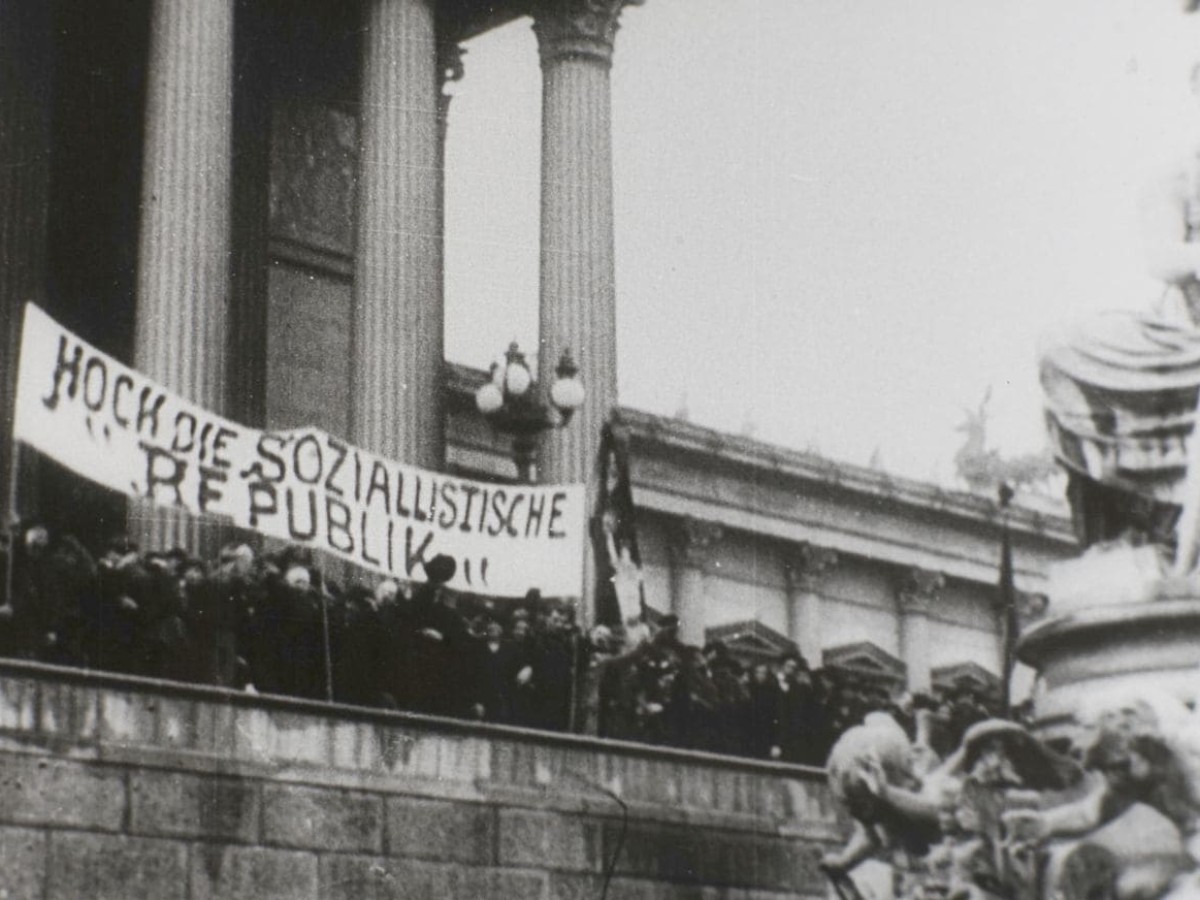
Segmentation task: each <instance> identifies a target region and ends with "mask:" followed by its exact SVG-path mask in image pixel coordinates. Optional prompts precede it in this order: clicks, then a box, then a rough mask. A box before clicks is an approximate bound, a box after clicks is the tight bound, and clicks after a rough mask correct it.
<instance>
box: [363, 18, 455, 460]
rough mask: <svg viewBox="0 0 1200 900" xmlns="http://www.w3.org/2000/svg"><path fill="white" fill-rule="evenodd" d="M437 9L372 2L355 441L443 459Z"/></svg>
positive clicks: (367, 29)
mask: <svg viewBox="0 0 1200 900" xmlns="http://www.w3.org/2000/svg"><path fill="white" fill-rule="evenodd" d="M439 91H440V79H439V77H438V72H437V49H436V36H435V28H434V12H433V4H432V3H431V2H429V0H367V2H366V4H365V22H364V30H363V76H362V113H361V118H360V124H359V127H360V155H359V178H358V208H357V222H356V236H355V267H354V318H353V333H352V338H351V360H350V367H351V399H350V403H351V414H350V421H351V432H352V434H351V439H352V440H353V441H354V442H355V443H357V444H359V445H361V446H364V447H366V448H367V449H369V450H373V451H375V452H377V453H381V454H383V455H384V456H389V457H392V458H394V459H399V460H402V461H404V462H408V463H412V464H414V465H419V466H424V467H426V468H432V469H440V468H441V467H442V465H443V464H444V461H445V413H444V409H445V404H444V399H443V393H444V392H443V386H442V366H443V355H444V350H443V348H444V336H443V331H444V321H445V314H444V309H443V305H442V278H441V265H442V239H441V227H442V196H441V190H440V189H441V175H440V171H439V167H440V150H439V137H440V125H439V110H438V96H439Z"/></svg>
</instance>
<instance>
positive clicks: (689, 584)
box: [448, 366, 1078, 689]
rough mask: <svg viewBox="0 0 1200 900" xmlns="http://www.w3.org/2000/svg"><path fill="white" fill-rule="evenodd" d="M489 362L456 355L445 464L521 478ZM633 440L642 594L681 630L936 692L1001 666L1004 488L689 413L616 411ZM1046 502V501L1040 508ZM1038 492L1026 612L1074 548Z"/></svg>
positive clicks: (1030, 507) (1026, 566)
mask: <svg viewBox="0 0 1200 900" xmlns="http://www.w3.org/2000/svg"><path fill="white" fill-rule="evenodd" d="M482 378H483V374H482V373H480V372H472V371H471V370H468V369H465V368H462V367H458V366H453V367H451V372H450V380H449V397H450V399H449V407H450V416H449V420H448V421H449V432H448V433H449V448H448V462H449V465H450V466H451V467H452V468H454V469H456V470H458V471H460V472H463V473H471V474H473V475H475V476H478V477H488V478H500V479H512V478H514V477H515V474H516V470H515V467H514V465H513V463H512V462H511V460H510V459H509V458H508V453H507V448H506V446H505V444H504V442H503V440H502V439H498V438H497V437H496V436H495V435H493V434H492V433H491V432H490V429H489V428H488V427H487V424H486V422H484V421H482V419H481V417H480V416H479V415H478V414H477V413H476V412H475V411H474V408H473V406H472V404H471V399H470V398H471V392H472V388H473V386H474V385H476V384H478V383H479V381H480V380H481V379H482ZM616 420H617V421H618V422H619V423H620V424H619V430H620V432H621V433H622V434H623V435H624V436H625V438H626V439H627V441H628V445H629V452H630V466H631V474H632V480H633V496H634V503H635V504H636V506H637V508H638V537H639V543H640V547H641V555H642V559H643V563H644V566H643V568H644V577H645V591H646V599H647V602H648V604H649V605H650V606H652V607H653V608H655V609H657V610H659V611H660V612H668V611H670V612H674V613H676V614H677V615H678V616H679V617H680V622H681V630H682V635H683V637H684V638H685V639H686V640H688V641H691V642H693V643H703V642H704V641H705V640H708V639H714V638H716V639H721V640H724V641H726V642H731V643H733V644H734V645H735V646H737V647H739V648H740V649H741V650H743V651H744V653H743V655H744V656H745V657H747V658H753V657H754V656H755V655H756V653H757V654H760V655H761V656H763V657H764V658H765V657H773V656H777V655H778V654H779V652H781V651H783V650H786V649H789V648H795V649H798V650H799V651H800V652H801V653H802V654H803V655H804V657H805V659H806V660H808V661H809V663H810V664H811V665H813V666H814V667H815V666H819V665H823V664H827V665H834V666H836V667H839V668H842V669H845V670H849V671H854V672H857V673H859V674H862V675H864V676H867V677H871V678H874V679H877V680H880V681H882V682H884V683H890V684H897V685H898V684H907V685H909V686H911V687H913V688H917V689H928V688H929V687H931V686H932V685H934V684H947V685H948V684H951V683H954V682H955V681H957V680H959V679H961V678H967V679H970V680H972V681H973V682H975V683H977V684H986V683H989V682H990V683H995V681H996V679H997V677H998V676H999V674H1000V672H1001V668H1002V637H1001V635H1002V631H1003V614H1002V610H1001V609H1000V606H999V601H1000V592H999V561H1000V545H1001V527H1002V520H1001V510H1000V508H999V505H998V503H997V502H996V500H995V499H994V498H991V497H987V496H982V495H979V494H973V493H968V492H966V491H955V490H946V489H942V488H939V487H937V486H934V485H930V484H926V483H922V482H917V481H912V480H908V479H903V478H897V477H894V476H891V475H889V474H887V473H886V472H881V471H878V470H875V469H870V468H865V467H861V466H854V465H849V464H846V463H838V462H834V461H831V460H828V459H824V458H822V457H820V456H817V455H814V454H811V453H805V452H801V451H794V450H787V449H784V448H780V447H776V446H772V445H769V444H764V443H762V442H759V441H755V440H751V439H749V438H744V437H740V436H736V435H730V434H725V433H722V432H718V431H714V430H711V429H708V428H703V427H700V426H698V425H695V424H692V423H689V422H684V421H680V420H678V419H674V418H669V417H663V416H656V415H651V414H648V413H645V412H640V411H636V410H631V409H624V408H622V409H619V410H618V412H617V416H616ZM1035 507H1036V508H1035ZM1058 509H1059V507H1058V506H1057V505H1056V504H1054V503H1050V502H1047V501H1046V500H1045V498H1042V497H1038V498H1036V502H1035V503H1028V502H1027V504H1025V505H1023V504H1022V503H1021V502H1020V500H1018V502H1016V503H1015V504H1014V505H1013V506H1012V507H1011V508H1010V509H1009V511H1008V512H1007V521H1008V528H1009V533H1010V535H1011V541H1012V548H1013V559H1014V569H1015V573H1014V574H1015V579H1014V580H1015V584H1016V588H1017V590H1018V592H1019V596H1020V598H1021V599H1022V601H1023V602H1022V604H1021V606H1022V608H1023V610H1027V611H1028V612H1029V613H1030V614H1034V613H1036V611H1037V609H1038V608H1039V607H1040V606H1041V603H1040V601H1041V600H1042V599H1044V598H1042V594H1043V591H1044V590H1045V582H1046V571H1047V567H1048V566H1050V565H1051V564H1053V563H1055V562H1058V561H1061V560H1064V559H1068V558H1071V557H1073V556H1074V555H1076V554H1077V552H1078V548H1077V545H1076V542H1075V538H1074V534H1073V533H1072V531H1071V526H1070V522H1069V521H1068V520H1067V519H1066V518H1065V517H1064V515H1062V514H1061V513H1059V512H1058V511H1057V510H1058Z"/></svg>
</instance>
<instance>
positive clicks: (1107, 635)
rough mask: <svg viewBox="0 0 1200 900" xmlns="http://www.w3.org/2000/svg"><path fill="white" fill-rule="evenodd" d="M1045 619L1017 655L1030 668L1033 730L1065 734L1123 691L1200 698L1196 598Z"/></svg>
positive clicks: (1099, 608) (1198, 604)
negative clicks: (1092, 707)
mask: <svg viewBox="0 0 1200 900" xmlns="http://www.w3.org/2000/svg"><path fill="white" fill-rule="evenodd" d="M1050 612H1051V615H1050V616H1049V617H1048V618H1046V619H1044V620H1042V621H1041V622H1038V623H1037V624H1035V625H1034V626H1033V627H1031V628H1029V629H1028V630H1027V631H1026V632H1025V633H1024V634H1023V635H1022V637H1021V642H1020V644H1019V645H1018V649H1017V656H1018V658H1019V659H1020V660H1021V661H1022V662H1024V663H1026V664H1027V665H1030V666H1033V667H1034V668H1035V669H1037V671H1038V674H1039V675H1040V676H1041V679H1042V690H1041V692H1040V693H1039V694H1038V695H1037V697H1036V707H1037V709H1036V713H1037V719H1038V724H1039V728H1040V729H1041V731H1042V733H1043V734H1044V735H1045V736H1047V737H1056V736H1060V735H1068V734H1069V733H1070V732H1071V731H1072V727H1071V726H1072V723H1073V722H1074V718H1075V716H1076V714H1077V713H1079V712H1080V711H1081V710H1083V709H1084V708H1085V707H1086V706H1087V705H1088V704H1089V702H1090V701H1091V700H1092V699H1094V698H1097V697H1103V696H1105V695H1108V696H1115V695H1117V694H1118V693H1119V692H1123V691H1128V690H1132V691H1145V692H1146V693H1147V694H1149V693H1152V692H1159V691H1165V692H1167V693H1169V694H1172V695H1174V696H1176V697H1178V698H1179V699H1180V700H1182V701H1183V702H1185V703H1189V704H1190V703H1194V702H1195V701H1197V700H1198V699H1200V597H1194V596H1192V597H1189V596H1170V595H1167V596H1164V597H1163V598H1161V599H1157V600H1153V601H1149V602H1144V603H1123V604H1119V605H1111V606H1097V607H1094V608H1091V609H1081V610H1075V611H1073V612H1070V613H1068V614H1066V615H1061V616H1055V615H1053V598H1051V609H1050Z"/></svg>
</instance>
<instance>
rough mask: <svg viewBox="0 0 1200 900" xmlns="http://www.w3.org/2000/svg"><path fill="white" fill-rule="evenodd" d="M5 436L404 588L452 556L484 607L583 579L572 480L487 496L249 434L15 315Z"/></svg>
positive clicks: (455, 483) (42, 320) (480, 486)
mask: <svg viewBox="0 0 1200 900" xmlns="http://www.w3.org/2000/svg"><path fill="white" fill-rule="evenodd" d="M14 433H15V437H16V439H17V440H20V441H23V442H25V443H27V444H29V445H30V446H32V447H34V448H36V449H37V450H39V451H41V452H42V453H45V454H46V455H48V456H50V457H52V458H54V459H55V460H57V461H58V462H60V463H62V464H63V465H64V466H66V467H67V468H69V469H71V470H72V471H74V472H76V473H78V474H79V475H82V476H83V477H84V478H87V479H89V480H91V481H95V482H97V483H98V484H102V485H104V486H106V487H109V488H111V489H113V490H115V491H120V492H121V493H123V494H127V495H129V496H130V497H139V498H142V499H147V500H150V501H151V502H153V503H155V504H158V505H162V506H172V507H176V508H180V509H184V510H187V511H188V512H189V513H192V514H194V515H201V516H206V517H207V516H218V517H222V518H224V519H227V520H229V521H230V522H231V523H232V524H234V525H236V526H239V527H242V528H248V529H251V530H253V531H257V532H259V533H260V534H264V535H268V536H270V537H274V538H281V539H283V540H286V541H291V542H293V543H297V544H302V545H304V546H307V547H312V548H314V549H318V550H324V551H326V552H329V553H332V554H334V555H335V556H338V557H341V558H342V559H346V560H349V561H350V562H353V563H357V564H358V565H360V566H364V567H366V568H368V569H372V570H374V571H376V572H380V573H383V574H386V575H391V576H394V577H396V578H401V579H412V580H416V581H421V580H424V578H425V573H424V568H423V566H422V563H423V562H424V561H426V560H429V559H432V558H433V557H434V556H435V555H437V554H439V553H445V554H447V555H449V556H452V557H454V559H455V561H456V563H457V564H458V566H457V573H456V574H455V577H454V580H453V581H451V582H450V586H451V587H454V588H458V589H460V590H466V591H473V592H475V593H479V594H489V595H493V596H519V595H523V594H524V593H525V592H526V591H527V590H528V589H529V588H532V587H536V588H538V589H539V590H541V592H542V593H543V594H545V595H547V596H556V597H565V596H571V597H575V596H578V595H579V591H580V586H581V584H582V571H583V551H584V532H585V527H584V518H585V517H584V488H583V485H565V486H564V485H547V486H532V485H497V484H487V483H484V482H477V481H468V480H466V479H463V478H456V477H454V476H450V475H443V474H441V473H438V472H429V471H425V470H423V469H417V468H414V467H412V466H406V465H401V464H400V463H396V462H392V461H390V460H386V459H383V458H382V457H379V456H376V455H374V454H372V453H368V452H366V451H365V450H360V449H358V448H356V447H352V446H350V445H349V444H347V443H346V442H344V441H341V440H339V439H338V438H335V437H333V436H332V435H330V434H327V433H325V432H323V431H319V430H317V429H312V428H308V429H299V430H293V431H283V432H272V431H259V430H257V429H253V428H246V427H244V426H241V425H237V424H235V423H233V422H231V421H229V420H228V419H224V418H221V417H220V416H218V415H215V414H213V413H211V412H208V411H206V410H204V409H201V408H200V407H198V406H196V405H194V404H192V403H189V402H187V401H186V400H184V399H183V398H181V397H179V396H178V395H176V394H174V393H172V392H170V391H168V390H167V389H166V388H164V387H162V386H161V385H158V384H156V383H154V382H153V381H151V380H150V379H148V378H146V377H145V376H143V375H141V374H139V373H138V372H136V371H134V370H133V369H130V368H129V367H127V366H124V365H122V364H121V363H119V362H117V361H116V360H115V359H113V358H112V357H111V356H108V355H107V354H104V353H102V352H100V351H99V350H97V349H96V348H94V347H92V346H91V345H90V344H88V343H87V342H86V341H83V340H80V339H79V338H78V337H76V336H75V335H74V334H72V333H71V332H70V331H67V330H66V329H65V328H63V327H62V326H61V325H59V324H58V323H57V322H55V321H54V320H53V319H51V318H50V317H49V316H47V315H46V314H45V313H44V312H42V311H41V310H40V309H38V308H37V307H36V306H33V305H32V304H28V305H26V307H25V325H24V329H23V331H22V336H21V360H20V370H19V373H18V384H17V406H16V417H15V422H14Z"/></svg>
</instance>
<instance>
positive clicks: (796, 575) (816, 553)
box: [783, 541, 838, 594]
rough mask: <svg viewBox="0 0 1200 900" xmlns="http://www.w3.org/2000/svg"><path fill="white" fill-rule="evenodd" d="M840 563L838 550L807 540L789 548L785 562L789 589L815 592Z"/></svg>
mask: <svg viewBox="0 0 1200 900" xmlns="http://www.w3.org/2000/svg"><path fill="white" fill-rule="evenodd" d="M837 564H838V555H837V551H835V550H831V549H830V548H829V547H818V546H817V545H816V544H810V543H808V542H807V541H805V542H804V543H802V544H800V545H799V546H798V547H795V548H794V549H791V550H789V552H788V555H787V557H786V559H785V560H784V563H783V576H784V578H785V579H786V580H787V587H788V591H789V592H792V593H796V592H799V593H804V594H815V593H816V592H817V591H818V590H820V587H821V582H822V581H823V580H824V579H825V576H826V575H828V574H829V573H830V572H831V571H832V570H833V569H834V568H835V567H836V566H837Z"/></svg>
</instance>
